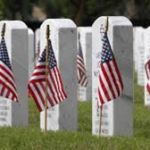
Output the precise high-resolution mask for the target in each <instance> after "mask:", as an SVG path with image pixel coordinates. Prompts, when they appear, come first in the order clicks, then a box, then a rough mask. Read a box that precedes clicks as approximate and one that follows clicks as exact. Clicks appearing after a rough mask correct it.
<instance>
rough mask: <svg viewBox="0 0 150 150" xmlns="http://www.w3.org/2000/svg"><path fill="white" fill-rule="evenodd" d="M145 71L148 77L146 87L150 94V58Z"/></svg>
mask: <svg viewBox="0 0 150 150" xmlns="http://www.w3.org/2000/svg"><path fill="white" fill-rule="evenodd" d="M145 71H146V75H147V79H148V82H147V85H146V87H147V91H148V92H149V94H150V59H149V60H148V61H147V62H146V64H145Z"/></svg>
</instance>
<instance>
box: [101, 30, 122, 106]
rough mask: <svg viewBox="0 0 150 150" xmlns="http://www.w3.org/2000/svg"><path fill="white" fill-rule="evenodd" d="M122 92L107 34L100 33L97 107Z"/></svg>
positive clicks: (118, 72) (120, 78)
mask: <svg viewBox="0 0 150 150" xmlns="http://www.w3.org/2000/svg"><path fill="white" fill-rule="evenodd" d="M122 91H123V81H122V77H121V74H120V71H119V68H118V66H117V63H116V60H115V57H114V54H113V52H112V49H111V46H110V43H109V40H108V37H107V32H102V53H101V65H100V75H99V87H98V96H99V106H100V105H102V104H104V103H106V102H108V101H110V100H113V99H116V98H117V97H119V96H120V95H121V93H122Z"/></svg>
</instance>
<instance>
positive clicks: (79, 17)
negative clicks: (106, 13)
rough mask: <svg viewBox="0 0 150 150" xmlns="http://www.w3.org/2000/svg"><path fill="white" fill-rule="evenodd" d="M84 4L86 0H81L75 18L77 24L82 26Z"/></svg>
mask: <svg viewBox="0 0 150 150" xmlns="http://www.w3.org/2000/svg"><path fill="white" fill-rule="evenodd" d="M84 5H85V0H81V2H80V6H79V9H78V11H77V14H76V16H75V19H74V21H75V23H76V25H77V26H80V25H81V24H82V17H83V13H84Z"/></svg>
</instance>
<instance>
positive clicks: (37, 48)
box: [34, 29, 40, 64]
mask: <svg viewBox="0 0 150 150" xmlns="http://www.w3.org/2000/svg"><path fill="white" fill-rule="evenodd" d="M34 47H35V52H34V57H35V64H36V62H37V61H38V58H39V54H40V29H36V30H35V46H34Z"/></svg>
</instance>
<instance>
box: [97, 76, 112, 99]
mask: <svg viewBox="0 0 150 150" xmlns="http://www.w3.org/2000/svg"><path fill="white" fill-rule="evenodd" d="M99 82H100V84H101V87H102V89H103V91H104V94H105V96H106V98H107V101H110V97H109V94H108V91H107V89H106V87H105V85H104V83H103V80H102V78H101V76H99Z"/></svg>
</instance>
